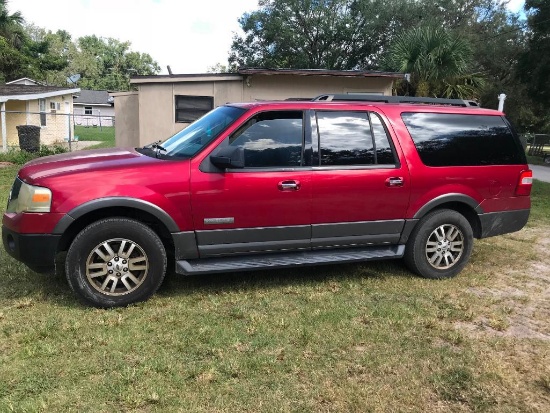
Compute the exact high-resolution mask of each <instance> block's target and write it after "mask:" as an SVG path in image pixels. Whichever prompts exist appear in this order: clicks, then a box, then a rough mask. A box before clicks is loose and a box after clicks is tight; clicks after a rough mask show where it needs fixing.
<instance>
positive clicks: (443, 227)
mask: <svg viewBox="0 0 550 413" xmlns="http://www.w3.org/2000/svg"><path fill="white" fill-rule="evenodd" d="M473 241H474V237H473V231H472V227H471V225H470V223H469V222H468V220H467V219H466V218H465V217H464V216H463V215H462V214H460V213H458V212H456V211H453V210H449V209H441V210H437V211H433V212H431V213H429V214H428V215H426V216H425V217H424V218H422V219H421V220H420V222H419V223H418V224H417V226H416V228H415V229H414V231H413V232H412V234H411V236H410V238H409V241H408V242H407V246H406V249H405V257H404V259H405V263H406V264H407V266H408V267H409V268H410V269H411V271H413V272H415V273H416V274H418V275H421V276H422V277H425V278H451V277H454V276H455V275H457V274H458V273H459V272H460V271H461V270H462V269H463V268H464V266H465V265H466V264H467V262H468V260H469V258H470V255H471V253H472V246H473Z"/></svg>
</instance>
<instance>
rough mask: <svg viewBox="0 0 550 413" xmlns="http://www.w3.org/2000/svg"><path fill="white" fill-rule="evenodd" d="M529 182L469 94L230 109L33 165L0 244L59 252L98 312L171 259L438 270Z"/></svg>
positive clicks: (22, 175)
mask: <svg viewBox="0 0 550 413" xmlns="http://www.w3.org/2000/svg"><path fill="white" fill-rule="evenodd" d="M349 99H353V101H350V100H349ZM380 100H383V101H384V102H380ZM531 183H532V174H531V171H530V170H529V168H528V165H527V163H526V158H525V153H524V151H523V149H522V146H521V143H520V141H519V139H518V137H517V135H516V134H515V132H514V131H513V129H512V128H511V127H510V125H509V123H508V121H507V120H506V118H505V117H504V115H503V114H502V113H501V112H497V111H494V110H486V109H481V108H479V107H475V106H471V105H469V104H468V102H464V101H454V100H452V101H451V100H439V99H420V98H416V99H415V98H399V97H393V98H391V97H390V98H388V97H380V96H370V97H369V96H356V95H353V96H352V97H350V96H349V95H342V96H338V95H335V96H332V95H328V96H327V95H326V96H322V97H320V98H318V99H316V100H315V101H285V102H256V103H245V104H228V105H225V106H220V107H218V108H216V109H215V110H213V111H211V112H210V113H208V114H207V115H205V116H203V117H202V118H200V119H198V120H197V121H195V122H194V123H192V124H191V125H190V126H188V127H187V128H185V129H184V130H182V131H181V132H178V133H177V134H176V135H174V136H173V137H171V138H169V139H168V140H166V141H164V142H162V143H160V142H159V143H154V144H151V145H147V146H145V147H143V148H136V149H105V150H96V151H83V152H79V153H71V154H63V155H56V156H52V157H48V158H42V159H37V160H34V161H32V162H29V163H28V164H26V165H25V166H24V167H23V168H21V170H20V171H19V174H18V177H17V178H16V180H15V183H14V184H13V188H12V190H11V193H10V197H9V201H8V206H7V211H6V213H5V214H4V218H3V228H2V239H3V242H4V246H5V249H6V250H7V251H8V252H9V253H10V254H11V255H12V256H13V257H15V258H16V259H18V260H20V261H22V262H24V263H25V264H26V265H28V266H29V267H30V268H31V269H33V270H36V271H46V270H51V269H52V268H53V266H54V263H55V262H56V256H57V255H58V254H60V253H63V252H66V258H65V272H66V276H67V280H68V282H69V285H70V286H71V288H72V289H73V290H74V291H75V292H76V294H77V295H78V296H79V297H80V298H81V299H83V300H84V302H86V303H87V304H90V305H93V306H98V307H112V306H123V305H127V304H129V303H133V302H137V301H142V300H145V299H147V298H149V297H150V296H151V295H152V294H153V293H154V292H155V291H156V290H157V288H158V287H159V286H160V284H161V283H162V280H163V278H164V274H165V272H166V269H167V265H170V266H171V267H172V268H175V271H176V272H177V273H180V274H204V273H215V272H228V271H243V270H257V269H262V268H279V267H287V266H302V265H317V264H329V263H337V262H358V261H368V260H377V259H389V258H404V260H405V263H406V264H407V265H408V267H409V268H410V269H411V270H412V271H414V272H415V273H417V274H419V275H421V276H424V277H428V278H447V277H453V276H454V275H456V274H457V273H458V272H460V270H462V268H463V267H464V266H465V264H466V263H467V261H468V259H469V257H470V254H471V251H472V246H473V238H483V237H489V236H493V235H499V234H504V233H508V232H512V231H518V230H519V229H521V228H522V227H523V226H524V225H525V223H526V222H527V218H528V216H529V210H530V197H529V195H530V191H531ZM58 261H59V260H58Z"/></svg>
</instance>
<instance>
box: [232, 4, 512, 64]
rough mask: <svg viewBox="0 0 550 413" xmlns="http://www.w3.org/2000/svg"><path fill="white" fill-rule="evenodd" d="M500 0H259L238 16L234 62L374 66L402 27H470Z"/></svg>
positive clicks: (489, 13) (470, 29) (497, 7)
mask: <svg viewBox="0 0 550 413" xmlns="http://www.w3.org/2000/svg"><path fill="white" fill-rule="evenodd" d="M502 9H503V7H502V5H501V4H500V0H260V2H259V9H258V10H256V11H254V12H252V13H245V14H244V15H243V16H241V18H240V19H239V23H240V25H241V29H242V31H243V32H244V33H243V34H242V35H239V34H235V35H234V37H233V43H232V46H231V51H230V55H229V63H230V64H231V65H237V66H256V67H258V66H261V67H284V68H301V69H308V68H323V69H377V68H379V67H380V63H381V61H382V59H383V56H384V54H385V53H386V52H387V50H388V47H389V45H390V44H391V43H392V42H393V41H394V39H395V37H396V36H397V35H398V34H399V33H401V32H403V31H404V30H405V29H412V28H415V27H418V26H426V25H428V24H432V25H435V26H440V27H445V28H446V29H449V30H455V29H456V30H457V31H460V32H461V33H465V34H467V33H470V32H473V31H474V29H473V28H474V27H475V26H476V24H478V23H482V22H485V21H486V20H487V19H490V17H491V16H492V14H493V13H494V11H495V10H502Z"/></svg>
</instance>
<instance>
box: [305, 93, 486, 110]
mask: <svg viewBox="0 0 550 413" xmlns="http://www.w3.org/2000/svg"><path fill="white" fill-rule="evenodd" d="M312 101H314V102H319V101H322V102H335V101H360V102H383V103H424V104H430V105H447V106H462V107H479V104H478V103H477V102H476V101H474V100H463V99H443V98H426V97H413V96H384V95H368V94H363V93H350V94H327V95H319V96H317V97H314V98H313V99H312Z"/></svg>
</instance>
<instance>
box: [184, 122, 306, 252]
mask: <svg viewBox="0 0 550 413" xmlns="http://www.w3.org/2000/svg"><path fill="white" fill-rule="evenodd" d="M304 129H305V128H304V114H303V112H302V111H268V112H261V113H257V114H255V115H254V116H253V117H251V118H249V119H248V120H247V122H245V123H244V124H243V126H242V127H241V128H240V129H238V130H237V131H236V132H235V133H233V134H232V135H231V136H230V137H228V138H226V139H227V141H224V142H223V143H222V144H220V145H219V146H220V147H221V146H224V145H225V146H227V145H229V146H234V147H238V148H242V149H243V150H244V168H227V169H225V170H221V169H218V168H216V167H215V166H214V165H213V164H212V163H211V160H210V158H209V157H206V158H204V159H203V160H202V163H201V167H200V168H192V172H191V207H192V213H193V220H194V225H195V229H196V237H197V244H198V248H199V254H200V257H201V258H204V257H216V256H226V255H235V254H250V253H262V252H263V253H265V252H276V251H283V250H297V249H308V248H309V246H310V238H311V214H310V210H311V205H310V202H311V183H310V179H311V177H310V176H311V171H310V169H311V168H310V167H307V166H305V162H304V156H303V154H304ZM215 153H216V150H214V152H212V154H215Z"/></svg>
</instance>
